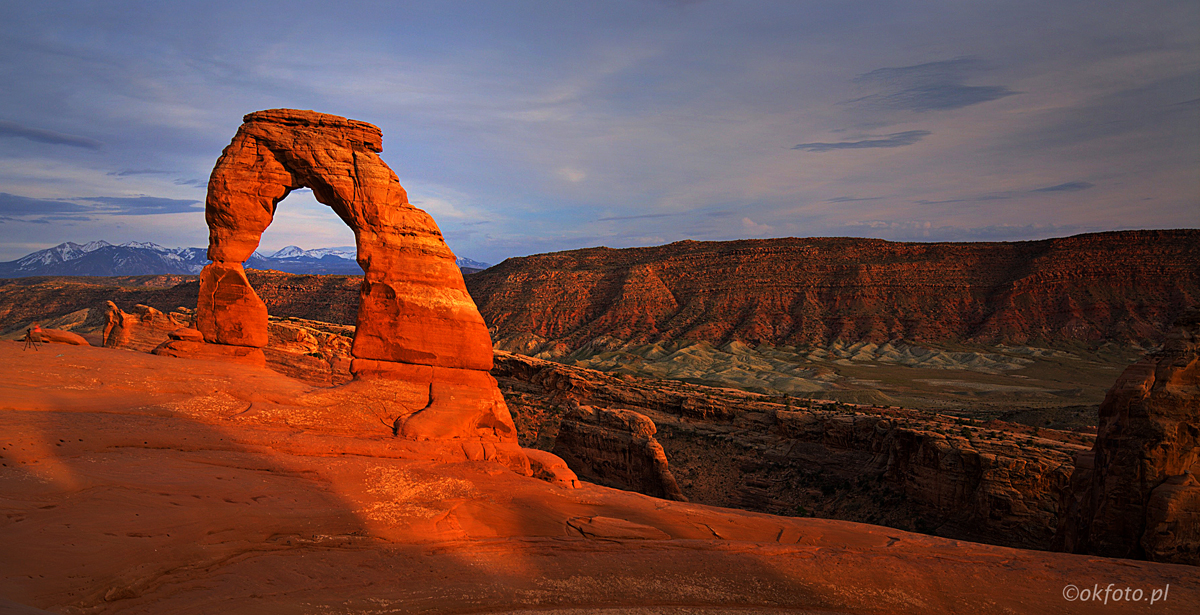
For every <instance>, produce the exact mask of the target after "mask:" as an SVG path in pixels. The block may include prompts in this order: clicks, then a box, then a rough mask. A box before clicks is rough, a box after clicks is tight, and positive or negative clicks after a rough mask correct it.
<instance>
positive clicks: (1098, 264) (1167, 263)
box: [467, 230, 1200, 354]
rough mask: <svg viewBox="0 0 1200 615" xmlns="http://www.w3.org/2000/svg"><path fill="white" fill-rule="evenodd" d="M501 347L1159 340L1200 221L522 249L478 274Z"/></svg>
mask: <svg viewBox="0 0 1200 615" xmlns="http://www.w3.org/2000/svg"><path fill="white" fill-rule="evenodd" d="M467 287H468V289H469V290H470V291H471V295H472V296H473V297H474V299H475V302H476V303H477V304H478V305H479V309H480V312H482V313H483V316H484V318H485V319H486V320H487V322H488V325H489V326H490V327H491V328H492V332H493V339H494V340H495V341H497V343H498V346H500V347H502V348H506V349H511V350H516V351H518V352H530V351H544V350H549V351H551V353H552V354H556V353H557V352H563V351H569V350H574V349H578V348H580V347H583V346H586V345H588V344H589V343H591V342H593V341H594V340H601V343H603V340H604V338H606V337H607V338H617V339H618V340H622V341H624V342H633V343H645V342H652V341H658V340H665V339H691V340H704V341H710V342H725V341H728V340H740V341H744V342H749V343H763V342H765V343H771V344H776V345H780V344H782V345H802V344H813V343H822V342H828V341H830V340H834V339H841V340H846V341H859V340H867V341H875V342H882V341H886V340H892V339H907V340H912V341H939V340H968V341H980V342H1026V341H1036V340H1044V341H1049V342H1056V341H1066V340H1106V339H1112V340H1118V341H1127V340H1138V341H1141V340H1151V341H1157V340H1159V339H1161V335H1162V334H1163V332H1165V330H1166V328H1167V326H1168V325H1169V324H1170V323H1171V321H1172V320H1174V318H1175V317H1176V316H1177V315H1178V314H1179V313H1180V312H1181V311H1182V310H1183V308H1185V307H1187V306H1189V305H1194V304H1196V303H1197V302H1200V231H1196V230H1170V231H1120V232H1110V233H1095V234H1086V235H1077V236H1074V237H1066V238H1060V239H1047V240H1043V241H1023V242H1014V243H894V242H888V241H882V240H878V239H848V238H833V239H821V238H817V239H798V238H787V239H764V240H744V241H728V242H694V241H682V242H678V243H673V244H670V245H666V246H658V247H653V248H629V249H623V250H613V249H609V248H590V249H585V250H573V251H569V252H555V253H551V254H540V255H535V256H528V257H523V258H512V259H508V260H507V261H505V262H503V263H501V264H499V265H496V266H494V267H492V268H491V269H488V270H486V271H483V272H480V273H477V274H474V275H471V276H468V278H467Z"/></svg>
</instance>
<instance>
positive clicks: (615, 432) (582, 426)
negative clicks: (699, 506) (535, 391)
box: [552, 403, 687, 502]
mask: <svg viewBox="0 0 1200 615" xmlns="http://www.w3.org/2000/svg"><path fill="white" fill-rule="evenodd" d="M655 431H656V428H655V426H654V421H651V420H650V419H649V418H647V417H646V416H645V415H642V414H638V413H637V412H633V411H631V410H622V409H609V408H593V407H590V406H580V405H579V404H577V403H576V404H572V405H571V409H570V410H569V411H568V412H567V415H566V416H565V417H563V420H562V422H561V424H560V425H559V428H558V436H557V438H556V439H555V441H554V449H553V451H552V452H553V453H554V454H555V455H558V456H559V457H561V458H562V459H563V460H564V461H565V462H566V463H567V467H569V468H570V469H571V470H572V471H574V472H575V473H576V474H577V475H579V476H580V477H582V478H584V479H586V480H589V481H591V482H596V483H600V484H602V485H607V486H609V487H616V488H618V489H625V490H627V491H637V492H639V493H644V494H646V495H651V496H654V497H658V498H664V499H668V500H678V501H684V502H686V501H687V498H685V497H683V493H682V492H680V490H679V485H678V484H676V482H675V477H674V476H672V475H671V470H670V468H669V467H668V464H667V455H666V453H664V452H663V448H662V445H661V444H659V443H658V441H657V440H655V439H654V433H655Z"/></svg>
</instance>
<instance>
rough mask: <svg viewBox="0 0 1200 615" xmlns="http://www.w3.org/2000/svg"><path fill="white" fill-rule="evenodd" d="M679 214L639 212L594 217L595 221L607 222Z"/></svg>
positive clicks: (668, 216)
mask: <svg viewBox="0 0 1200 615" xmlns="http://www.w3.org/2000/svg"><path fill="white" fill-rule="evenodd" d="M678 215H679V214H641V215H638V216H608V217H605V218H596V221H597V222H609V221H612V220H647V219H650V218H670V217H671V216H678Z"/></svg>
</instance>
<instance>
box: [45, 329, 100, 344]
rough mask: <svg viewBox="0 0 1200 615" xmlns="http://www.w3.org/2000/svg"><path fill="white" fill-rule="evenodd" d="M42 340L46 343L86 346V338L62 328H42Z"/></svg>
mask: <svg viewBox="0 0 1200 615" xmlns="http://www.w3.org/2000/svg"><path fill="white" fill-rule="evenodd" d="M42 341H43V342H46V343H47V344H69V345H71V346H88V345H89V344H88V343H87V340H85V339H83V336H81V335H79V334H78V333H71V332H70V331H63V330H62V329H42Z"/></svg>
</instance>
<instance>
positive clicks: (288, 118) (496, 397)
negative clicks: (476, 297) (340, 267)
mask: <svg viewBox="0 0 1200 615" xmlns="http://www.w3.org/2000/svg"><path fill="white" fill-rule="evenodd" d="M243 120H244V123H243V124H242V126H241V127H240V128H239V129H238V131H237V134H236V135H234V137H233V141H232V142H231V143H230V144H229V146H228V147H226V148H225V151H224V152H223V153H222V154H221V157H220V158H219V159H218V160H217V164H216V166H215V168H214V169H213V172H212V176H211V177H210V178H209V182H208V198H207V201H206V205H205V219H206V220H207V222H208V228H209V246H208V256H209V258H210V259H211V260H212V263H211V264H210V265H208V266H207V267H205V269H204V271H203V272H202V273H201V275H200V297H199V300H198V302H197V318H196V326H197V328H198V329H199V330H200V332H201V333H202V334H203V335H204V340H205V342H207V343H208V344H211V345H215V346H216V345H219V346H233V347H249V348H262V347H264V346H266V345H267V343H268V338H269V334H268V333H269V332H268V327H267V309H266V306H265V304H264V303H263V301H262V300H261V299H260V298H259V297H258V295H257V294H256V293H255V292H254V289H253V288H252V287H251V286H250V283H249V281H248V280H247V278H246V275H245V272H244V270H243V267H242V264H243V263H244V262H245V261H246V259H247V258H249V257H250V255H251V254H253V252H254V250H255V249H256V248H257V247H258V243H259V240H260V238H261V237H262V233H263V231H265V230H266V228H267V226H269V225H270V224H271V221H272V219H273V218H274V215H275V208H276V206H277V205H278V204H279V202H280V201H281V200H283V199H284V197H286V196H287V195H288V193H290V192H291V191H292V190H295V189H298V188H301V187H308V188H311V189H312V191H313V195H314V196H315V197H316V199H317V200H318V201H320V202H321V203H324V204H326V205H328V206H329V207H331V208H332V209H333V210H334V212H336V213H337V215H338V217H340V218H341V219H342V220H343V221H344V222H345V223H346V224H347V225H348V226H349V227H350V228H351V230H353V231H354V236H355V240H356V244H357V248H358V263H359V266H361V267H362V269H363V273H364V278H363V282H362V286H361V288H360V290H359V308H358V319H357V327H356V330H355V335H354V342H353V346H352V350H351V354H352V355H353V357H354V361H353V364H352V365H351V371H352V372H353V373H354V375H355V377H356V378H359V379H389V380H399V381H405V382H409V383H411V384H412V385H413V389H414V390H413V397H414V400H413V403H416V402H418V401H419V402H421V403H420V404H419V405H417V406H416V407H415V408H408V410H410V411H412V410H415V412H413V413H412V415H411V416H410V417H409V418H408V419H407V420H405V421H403V422H402V424H398V425H397V427H396V430H397V433H398V434H400V435H404V436H406V437H409V438H413V439H427V438H434V439H444V438H456V437H484V438H491V439H499V440H502V441H512V442H515V437H516V436H515V433H516V432H515V429H514V428H513V426H512V419H511V417H510V415H509V413H508V409H507V407H506V406H505V405H504V399H503V397H502V396H501V395H500V392H499V390H498V389H497V388H496V382H495V380H494V379H492V377H491V376H490V375H488V373H487V372H488V370H490V369H491V367H492V343H491V337H490V336H489V335H488V331H487V327H486V326H485V325H484V322H483V318H482V317H481V316H480V315H479V310H478V309H476V307H475V303H474V301H472V300H471V296H470V295H468V294H467V289H466V286H465V284H464V283H463V277H462V273H461V272H460V271H459V269H458V266H457V264H456V263H455V257H454V253H453V252H451V251H450V248H449V247H448V246H447V245H446V242H445V241H444V240H443V238H442V234H441V231H440V230H439V229H438V227H437V224H436V223H434V221H433V218H431V217H430V216H429V214H427V213H425V212H424V211H422V210H420V209H417V208H416V207H413V206H412V205H410V204H409V203H408V195H407V193H406V192H405V191H404V188H403V187H401V186H400V181H399V180H398V179H397V178H396V174H395V173H393V172H392V170H391V169H390V168H388V166H387V165H386V164H384V162H383V161H382V160H381V159H380V158H379V155H378V154H379V152H381V151H382V150H383V133H382V132H381V131H380V130H379V128H377V127H375V126H373V125H371V124H367V123H365V122H359V121H355V120H349V119H346V118H342V117H338V116H334V115H326V114H323V113H315V112H312V111H298V110H294V109H271V110H267V111H259V112H256V113H251V114H249V115H247V116H245V118H243ZM177 345H178V344H177ZM165 350H166V349H164V351H165ZM417 398H420V399H419V400H418V399H417Z"/></svg>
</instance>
